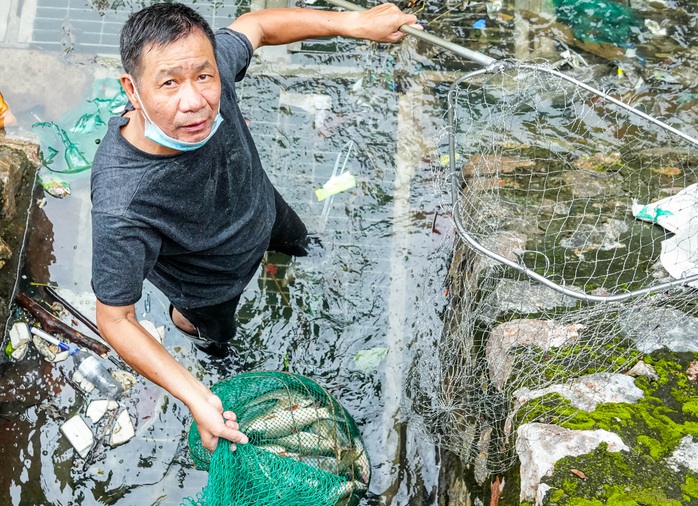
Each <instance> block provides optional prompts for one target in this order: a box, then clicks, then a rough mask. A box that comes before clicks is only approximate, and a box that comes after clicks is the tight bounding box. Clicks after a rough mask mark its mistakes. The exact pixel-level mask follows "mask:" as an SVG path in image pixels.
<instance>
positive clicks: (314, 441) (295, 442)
mask: <svg viewBox="0 0 698 506" xmlns="http://www.w3.org/2000/svg"><path fill="white" fill-rule="evenodd" d="M275 443H276V444H279V445H281V446H284V447H286V448H287V449H288V450H290V451H294V452H299V453H303V454H305V455H326V456H334V455H337V450H338V448H337V445H336V443H335V442H334V441H333V440H332V439H327V438H324V437H322V436H318V435H317V434H313V433H311V432H305V431H301V432H296V433H295V434H290V435H288V436H285V437H281V438H279V439H277V440H276V441H275Z"/></svg>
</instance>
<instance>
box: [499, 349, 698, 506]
mask: <svg viewBox="0 0 698 506" xmlns="http://www.w3.org/2000/svg"><path fill="white" fill-rule="evenodd" d="M644 362H646V363H647V364H649V365H651V366H652V367H653V368H654V370H655V371H656V375H657V376H658V379H654V378H651V377H646V376H642V377H639V378H637V380H636V381H635V384H636V386H638V387H639V388H640V389H642V391H643V392H644V395H643V397H642V398H640V399H639V400H638V401H637V402H635V403H604V404H599V405H598V406H597V407H596V409H595V410H593V411H591V412H585V411H580V410H577V409H575V408H574V407H573V406H572V405H571V403H570V401H569V400H568V399H565V398H563V397H561V396H560V395H559V394H557V393H555V394H551V395H549V396H546V397H544V398H542V399H539V400H540V401H542V405H541V406H540V410H539V413H540V416H538V415H536V413H535V412H531V413H528V414H527V415H526V416H527V420H522V422H524V423H529V422H544V423H547V424H556V425H557V426H559V427H561V428H565V429H569V430H574V431H583V432H586V431H599V430H602V431H607V432H608V433H612V434H614V435H615V436H617V437H618V438H620V440H621V441H622V443H623V444H624V445H625V446H626V447H627V450H625V449H621V450H620V451H618V448H611V445H610V444H607V443H603V442H601V443H600V444H598V445H596V446H595V447H594V449H593V450H592V451H589V452H586V453H584V454H579V452H577V453H576V455H575V456H566V457H564V458H561V459H559V460H557V461H556V462H555V463H554V470H551V472H548V473H547V475H546V476H543V478H542V480H541V484H540V485H541V488H542V489H543V490H544V491H545V494H544V496H539V497H536V498H527V500H523V501H522V502H521V504H522V505H524V504H525V505H530V504H536V503H537V504H542V505H544V506H548V505H549V506H602V505H603V506H650V505H651V506H693V505H698V455H696V453H698V353H695V352H672V351H669V350H668V349H666V348H663V349H661V350H656V351H654V352H652V353H651V354H649V355H645V357H644ZM546 405H547V406H546ZM551 408H554V410H553V411H554V414H552V415H551ZM534 411H535V410H534ZM542 417H544V419H543V418H542ZM522 476H523V473H522ZM501 505H502V503H501V502H500V506H501Z"/></svg>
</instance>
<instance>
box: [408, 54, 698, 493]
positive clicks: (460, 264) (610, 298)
mask: <svg viewBox="0 0 698 506" xmlns="http://www.w3.org/2000/svg"><path fill="white" fill-rule="evenodd" d="M643 106H644V107H645V109H646V110H648V111H649V112H651V108H652V103H651V102H645V103H644V104H643ZM449 108H450V111H449V112H450V113H451V114H450V118H451V119H450V122H449V128H448V131H446V132H445V135H444V136H443V137H442V138H441V139H439V142H440V146H439V149H440V150H441V152H442V153H443V151H444V150H445V142H444V141H447V140H449V136H450V139H451V140H452V141H454V142H455V145H454V147H455V149H453V150H452V151H451V153H450V155H449V156H448V157H444V156H442V157H441V160H442V163H445V162H447V163H448V166H449V168H450V174H449V173H444V172H445V171H444V170H443V167H437V166H436V165H435V169H436V170H435V171H434V172H435V176H436V177H437V178H439V181H440V184H439V190H440V191H441V192H442V194H443V195H444V196H445V199H444V200H445V201H444V203H443V205H444V207H445V208H446V210H447V212H450V213H451V214H452V218H453V221H454V223H455V225H456V230H457V232H458V234H457V238H456V245H455V248H454V250H453V257H452V260H451V267H450V272H449V276H448V286H447V287H446V293H447V299H448V303H447V307H446V309H445V312H444V314H443V317H442V319H443V321H444V327H443V332H442V335H441V336H440V338H439V340H438V341H436V342H428V341H425V342H424V343H423V348H422V349H421V350H420V351H419V352H418V354H417V359H416V361H415V366H414V367H413V370H412V374H411V375H410V378H411V380H410V383H409V385H408V390H409V395H410V398H411V401H412V403H413V409H414V411H415V413H417V419H416V421H417V422H420V421H421V422H422V424H423V427H424V430H425V431H426V432H428V433H429V434H431V435H432V436H433V437H434V438H435V439H436V440H437V441H438V442H439V443H440V444H441V445H442V446H443V447H445V448H448V449H449V450H451V451H453V452H455V453H456V454H458V455H459V456H460V457H461V458H462V460H463V461H465V462H466V463H468V464H474V469H475V475H476V478H478V479H479V480H480V481H481V480H484V477H485V476H487V475H489V474H493V473H498V472H502V471H504V470H506V469H507V468H509V467H510V466H511V465H512V464H514V462H515V455H514V453H513V448H514V438H515V434H516V427H517V425H518V424H520V423H523V422H526V421H543V422H550V421H560V417H561V415H560V413H561V412H563V411H562V410H560V409H559V408H560V405H561V403H563V402H567V401H564V400H562V399H561V397H559V396H556V397H554V400H553V401H551V397H550V393H551V392H553V391H555V392H558V393H562V395H563V397H564V396H565V394H564V392H565V388H566V387H569V388H572V389H574V388H575V386H576V387H579V385H587V384H591V383H590V382H588V381H587V380H589V379H590V378H591V377H592V376H589V375H594V376H593V379H594V380H596V382H597V383H598V382H601V383H603V380H604V378H607V377H608V375H605V374H606V373H609V372H615V371H626V370H627V369H629V368H630V366H631V365H633V363H634V362H635V361H636V360H637V358H638V357H640V356H641V355H642V354H643V353H648V352H651V351H653V350H654V349H657V348H660V347H662V346H663V345H664V344H665V343H666V342H667V340H669V339H673V340H674V341H677V340H678V341H679V342H681V340H682V339H684V340H686V341H689V340H690V339H691V338H690V336H691V335H694V333H695V332H696V330H698V320H697V319H696V318H695V315H696V313H697V311H696V307H695V306H696V302H695V300H696V297H695V295H696V294H695V290H694V289H692V288H691V287H690V286H686V285H685V283H684V284H678V285H669V284H667V283H669V282H672V281H676V278H682V277H683V276H686V275H689V274H695V273H696V272H697V271H695V270H692V268H691V267H690V265H691V261H696V260H698V240H697V239H696V237H698V235H697V234H696V233H695V228H694V227H696V226H697V224H698V219H696V218H695V217H694V216H695V215H698V206H696V203H697V201H696V199H695V198H694V197H693V195H694V193H692V192H693V189H692V188H693V187H691V185H693V184H694V183H696V182H698V150H697V149H696V145H695V144H694V143H693V142H690V140H686V139H685V138H684V137H682V136H681V135H677V134H676V133H674V132H672V131H670V130H667V129H665V128H663V127H661V126H658V125H656V124H654V123H653V122H651V121H648V120H647V119H646V118H643V117H642V116H641V115H638V114H636V113H634V112H630V111H628V110H626V109H623V108H622V107H619V106H618V105H615V104H614V103H612V102H611V101H609V100H608V99H607V98H605V97H604V96H603V95H601V96H600V95H598V94H595V93H591V92H589V91H588V90H586V89H585V88H583V87H582V86H580V85H578V84H575V83H570V82H568V81H566V80H564V79H561V78H559V77H557V76H555V75H552V74H550V73H548V72H543V71H541V70H540V69H539V68H536V67H535V66H516V65H510V66H501V67H499V68H498V69H495V71H493V72H484V71H483V72H482V73H480V74H477V73H474V74H473V75H472V76H470V77H469V78H467V79H465V80H464V81H462V82H460V83H457V84H456V85H454V87H453V88H452V91H451V94H450V95H449ZM454 155H455V156H454ZM446 158H447V159H446ZM454 175H455V176H456V179H455V181H456V184H453V179H452V176H454ZM682 190H683V193H679V192H681V191H682ZM682 195H683V197H682ZM672 197H673V198H674V199H675V200H676V202H673V203H672V204H671V206H673V207H672V208H671V211H667V212H668V213H669V215H667V214H666V213H664V218H666V216H671V217H672V218H675V219H676V220H677V221H676V223H677V224H678V225H679V226H678V229H677V230H674V231H670V230H669V229H667V228H664V227H662V226H658V225H657V224H656V223H660V224H662V223H664V226H665V227H666V226H667V223H665V222H663V218H662V214H663V212H662V209H664V208H662V209H660V207H662V206H657V207H653V206H652V205H649V206H648V204H651V203H655V202H657V201H658V200H660V199H664V198H670V199H671V198H672ZM633 204H635V205H636V208H635V215H637V216H635V215H634V212H633ZM669 206H670V205H669V204H667V205H666V206H665V207H666V209H668V208H669ZM657 209H659V212H657ZM666 209H664V210H665V211H666ZM643 210H644V211H643ZM643 212H644V214H643ZM679 218H680V219H679ZM679 222H680V223H679ZM677 258H678V259H679V260H681V261H678V260H677ZM672 260H677V262H674V264H672ZM682 262H683V263H682ZM675 264H676V265H675ZM670 272H672V273H673V276H672V275H671V274H670ZM434 347H435V348H436V350H437V352H436V353H435V352H434ZM680 347H681V346H680V345H679V348H680ZM553 385H557V386H556V387H554V388H553ZM546 389H547V390H546ZM577 390H579V388H577ZM592 390H593V388H592ZM590 393H591V394H592V395H593V394H594V392H593V391H592V392H590Z"/></svg>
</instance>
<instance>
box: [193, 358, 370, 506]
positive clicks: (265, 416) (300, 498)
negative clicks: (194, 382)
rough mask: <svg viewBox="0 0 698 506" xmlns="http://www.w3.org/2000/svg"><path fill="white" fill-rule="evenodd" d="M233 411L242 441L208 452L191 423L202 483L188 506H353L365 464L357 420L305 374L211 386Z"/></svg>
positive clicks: (249, 377)
mask: <svg viewBox="0 0 698 506" xmlns="http://www.w3.org/2000/svg"><path fill="white" fill-rule="evenodd" d="M211 390H212V391H213V392H214V393H215V394H216V395H218V397H220V399H221V401H222V402H223V408H224V409H226V410H230V411H233V412H234V413H235V414H236V415H237V420H238V423H239V424H240V431H241V432H243V433H245V434H246V435H247V437H248V438H249V443H248V444H246V445H237V450H236V451H234V452H233V451H231V450H230V445H229V444H219V445H218V447H217V448H216V451H215V452H214V453H213V454H211V452H209V451H208V450H206V449H205V448H204V447H203V446H202V444H201V437H200V435H199V431H198V429H197V427H196V423H192V426H191V429H190V430H189V449H190V452H191V456H192V459H193V460H194V464H195V465H196V467H197V469H201V470H207V471H208V473H209V475H208V485H207V487H206V488H205V489H204V490H203V491H202V492H201V493H200V494H198V496H197V497H196V498H189V499H186V500H185V502H184V504H185V505H186V506H218V505H221V506H222V505H225V506H229V505H230V506H233V505H234V506H237V505H240V506H243V505H244V506H249V505H255V506H276V505H278V506H294V505H298V506H307V505H309V504H310V505H312V506H334V505H341V506H351V505H356V504H358V502H359V500H360V499H361V497H362V496H363V495H364V494H365V493H366V490H367V489H368V482H369V479H370V474H371V465H370V462H369V460H368V455H367V454H366V450H365V447H364V443H363V440H362V439H361V434H360V432H359V430H358V429H357V427H356V423H355V422H354V420H353V419H352V417H351V416H350V415H349V413H347V411H346V410H345V409H344V408H343V407H342V406H341V405H340V404H339V402H337V400H336V399H335V398H334V397H333V396H332V395H330V394H329V393H328V392H327V391H326V390H325V389H323V388H322V387H321V386H320V385H318V384H317V383H315V382H314V381H312V380H311V379H309V378H306V377H305V376H301V375H298V374H290V373H283V372H249V373H243V374H238V375H237V376H233V377H232V378H229V379H227V380H224V381H221V382H219V383H217V384H215V385H214V386H213V387H212V389H211Z"/></svg>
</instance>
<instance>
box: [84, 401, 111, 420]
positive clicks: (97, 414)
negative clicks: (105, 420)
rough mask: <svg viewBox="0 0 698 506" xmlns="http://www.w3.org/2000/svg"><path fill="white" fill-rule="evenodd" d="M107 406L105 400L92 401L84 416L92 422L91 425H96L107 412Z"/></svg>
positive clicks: (107, 402)
mask: <svg viewBox="0 0 698 506" xmlns="http://www.w3.org/2000/svg"><path fill="white" fill-rule="evenodd" d="M107 404H109V401H108V400H106V399H100V400H97V401H92V402H91V403H90V405H89V406H87V411H86V412H85V415H87V418H89V419H90V420H92V423H97V422H99V421H100V420H101V419H102V417H103V416H104V413H106V412H107Z"/></svg>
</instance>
